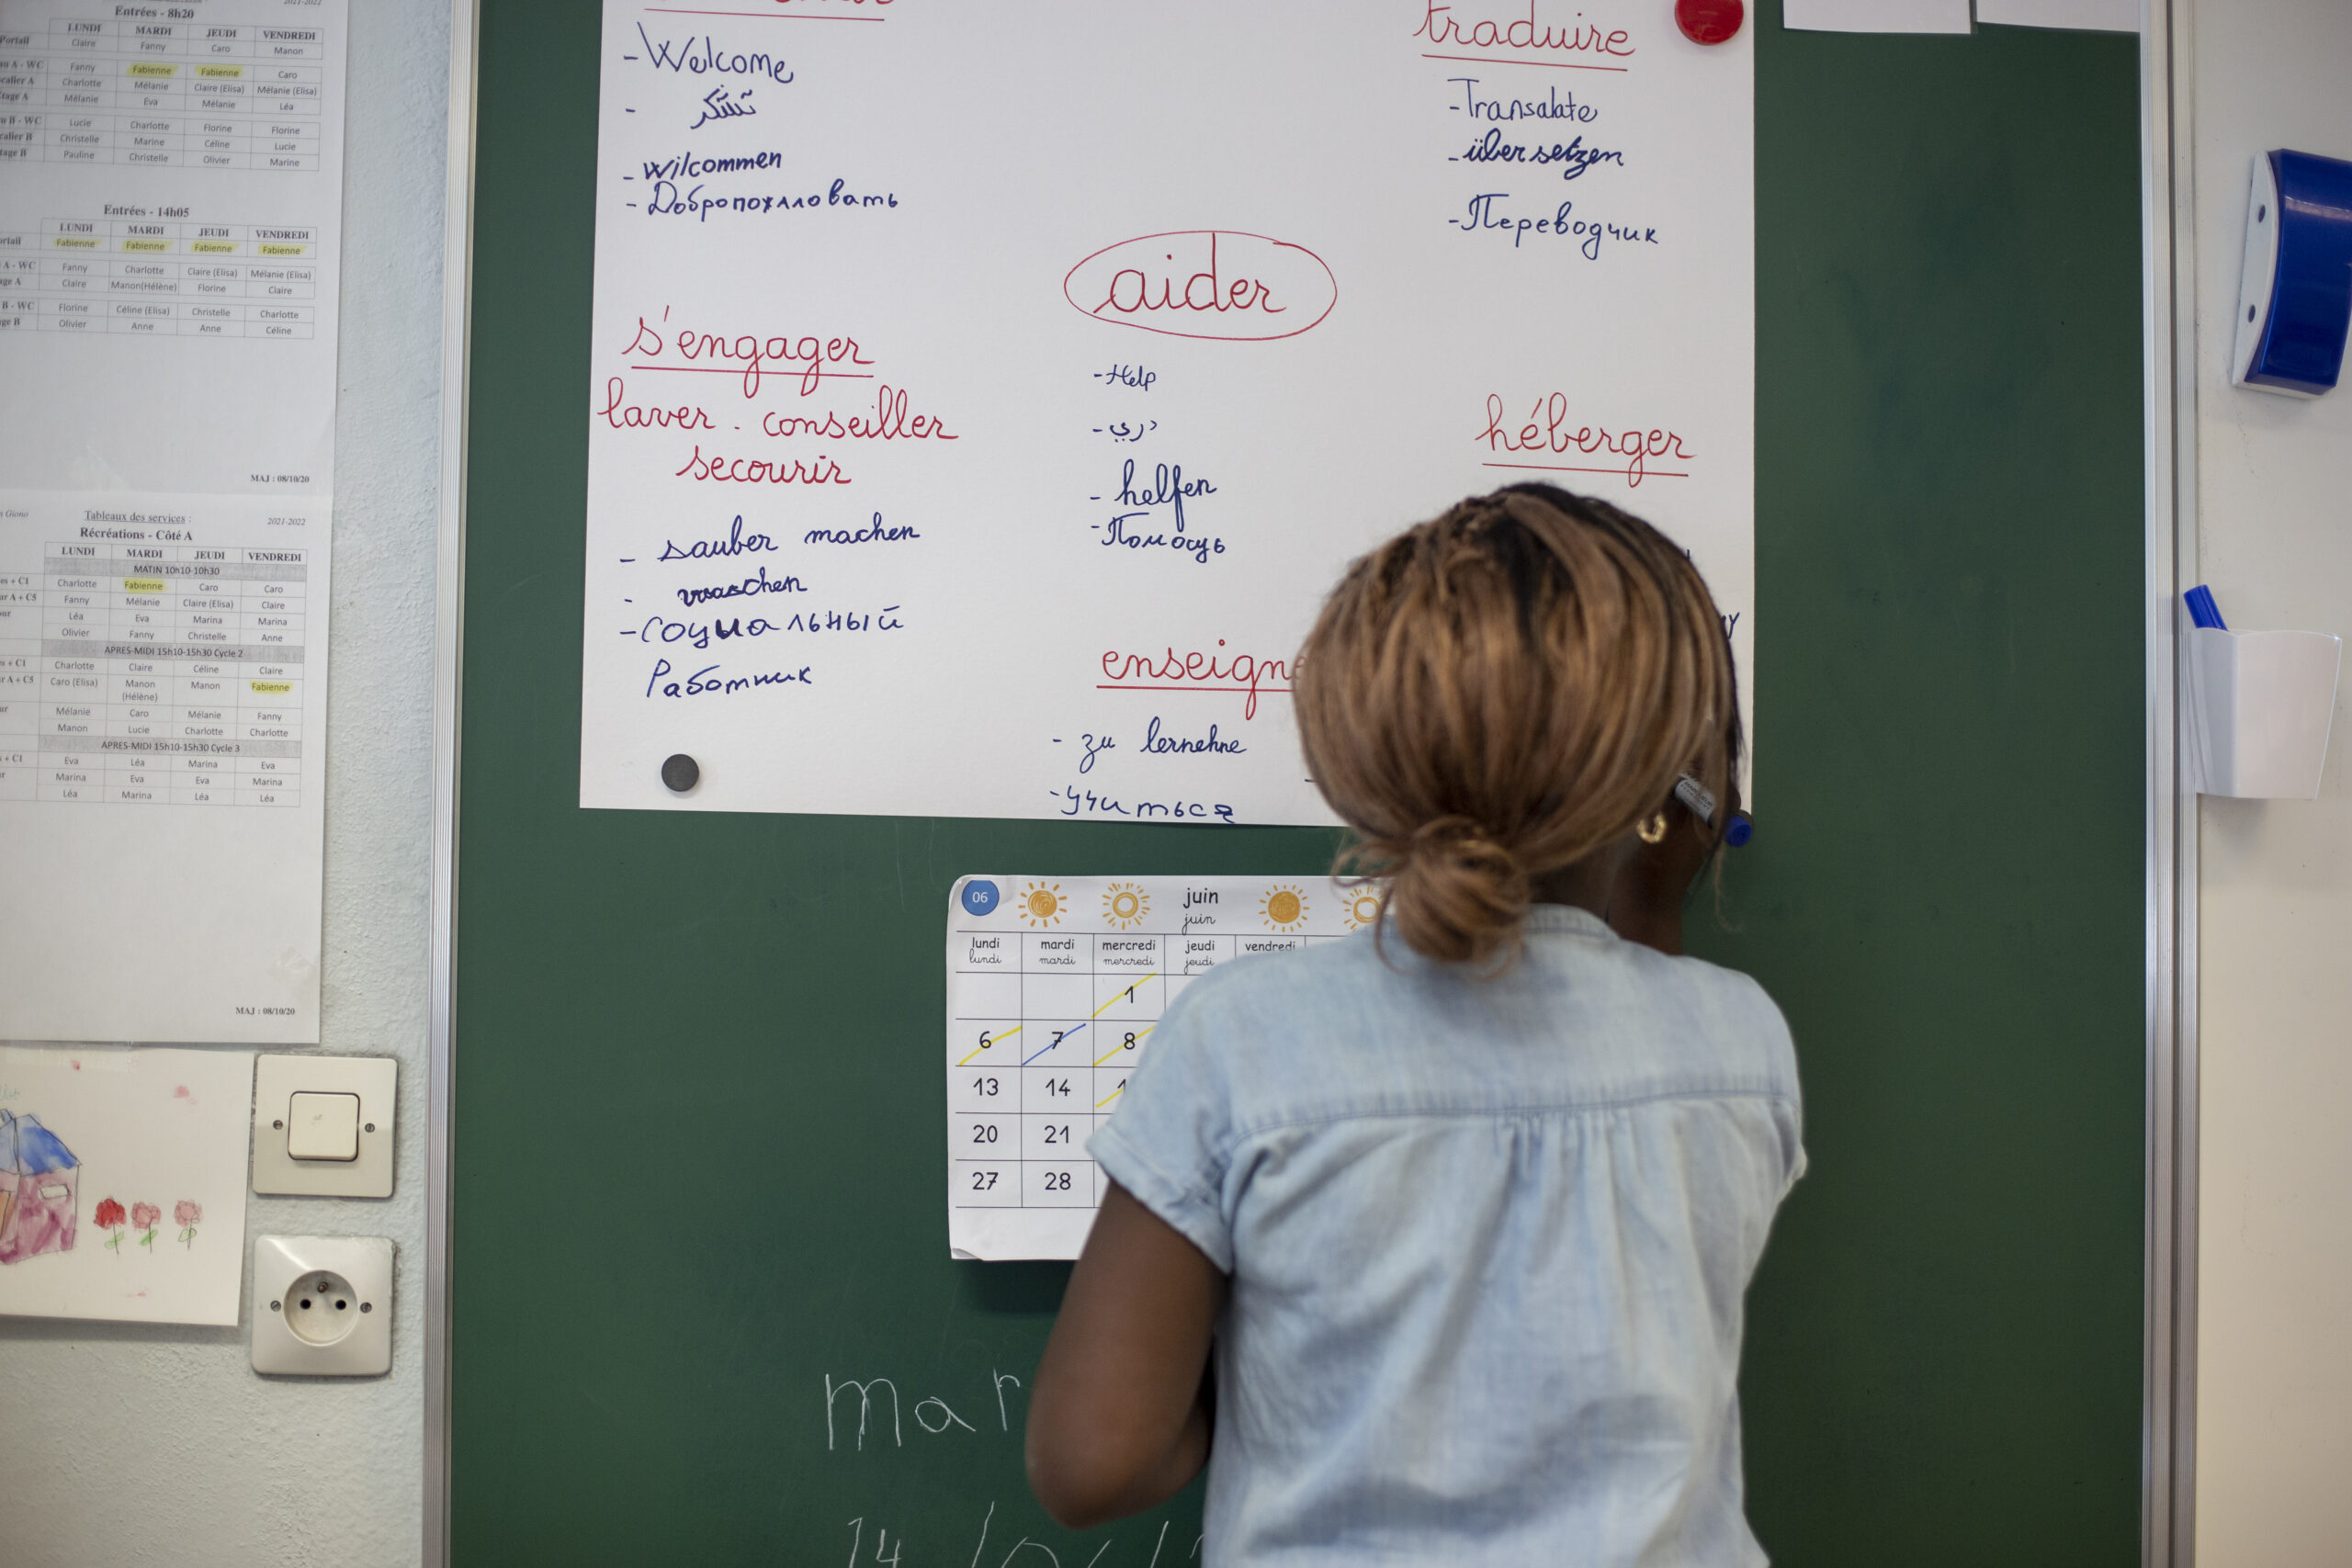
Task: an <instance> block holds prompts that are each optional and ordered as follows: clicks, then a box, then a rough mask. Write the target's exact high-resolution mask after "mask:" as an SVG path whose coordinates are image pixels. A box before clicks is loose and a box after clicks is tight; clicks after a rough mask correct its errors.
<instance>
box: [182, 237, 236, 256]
mask: <svg viewBox="0 0 2352 1568" xmlns="http://www.w3.org/2000/svg"><path fill="white" fill-rule="evenodd" d="M187 248H188V249H189V250H191V251H194V252H195V253H196V254H198V255H200V256H225V255H232V254H235V253H236V249H237V242H236V241H234V240H196V241H192V242H191V243H189V245H188V247H187Z"/></svg>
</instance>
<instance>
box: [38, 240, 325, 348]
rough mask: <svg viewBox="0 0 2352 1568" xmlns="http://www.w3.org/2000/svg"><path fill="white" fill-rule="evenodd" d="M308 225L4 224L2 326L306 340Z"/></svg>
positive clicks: (310, 318) (311, 293) (314, 303)
mask: <svg viewBox="0 0 2352 1568" xmlns="http://www.w3.org/2000/svg"><path fill="white" fill-rule="evenodd" d="M318 253H319V232H318V230H317V229H316V228H315V227H313V226H311V225H309V224H266V223H208V222H197V221H171V220H157V219H145V218H112V219H92V218H52V219H50V220H47V221H45V222H44V223H43V224H42V225H41V227H40V229H38V230H6V229H0V332H9V331H18V332H22V331H27V330H39V331H41V332H57V333H114V334H119V335H130V336H139V335H142V334H143V335H149V336H158V337H220V338H260V339H272V338H275V339H286V340H307V339H310V338H311V337H312V336H314V335H315V334H316V333H317V331H318V313H319V307H318V289H319V279H320V276H321V269H322V263H321V262H320V260H319V254H318Z"/></svg>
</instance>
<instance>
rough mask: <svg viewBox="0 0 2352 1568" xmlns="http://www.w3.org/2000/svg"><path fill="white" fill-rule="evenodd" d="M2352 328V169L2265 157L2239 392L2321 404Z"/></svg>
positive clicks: (2249, 214)
mask: <svg viewBox="0 0 2352 1568" xmlns="http://www.w3.org/2000/svg"><path fill="white" fill-rule="evenodd" d="M2347 328H2352V163H2346V162H2345V161H2344V160H2343V159H2341V158H2323V157H2321V156H2320V155H2319V154H2317V153H2315V152H2290V151H2288V150H2287V149H2285V148H2283V147H2282V148H2280V149H2278V150H2277V151H2276V152H2263V153H2258V154H2256V157H2255V160H2254V188H2253V191H2252V192H2251V194H2249V195H2248V197H2246V208H2245V275H2244V278H2243V281H2242V282H2241V283H2240V284H2239V286H2238V320H2237V345H2236V352H2235V353H2234V355H2233V356H2232V358H2231V361H2230V380H2231V382H2232V383H2233V385H2236V386H2240V387H2252V388H2254V389H2257V390H2259V391H2265V392H2283V393H2285V394H2287V395H2288V396H2290V397H2298V398H2316V397H2318V396H2319V395H2320V394H2321V393H2323V392H2325V391H2328V390H2330V389H2333V388H2334V387H2335V381H2336V378H2337V377H2338V376H2339V375H2340V374H2341V373H2342V372H2343V369H2344V338H2345V333H2346V329H2347Z"/></svg>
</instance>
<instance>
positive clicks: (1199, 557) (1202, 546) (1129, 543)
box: [1088, 512, 1225, 566]
mask: <svg viewBox="0 0 2352 1568" xmlns="http://www.w3.org/2000/svg"><path fill="white" fill-rule="evenodd" d="M1150 515H1151V513H1148V512H1123V513H1120V514H1119V515H1118V516H1116V517H1114V518H1112V519H1111V521H1110V522H1108V523H1091V524H1089V525H1088V526H1089V527H1091V528H1092V529H1094V530H1095V531H1096V532H1097V533H1099V534H1101V535H1102V538H1100V539H1098V540H1096V541H1095V543H1097V544H1099V545H1102V546H1103V547H1106V548H1107V547H1110V546H1113V545H1125V547H1127V548H1129V549H1131V550H1149V549H1170V550H1181V551H1182V552H1183V553H1184V554H1186V555H1188V556H1191V557H1192V558H1193V561H1194V563H1195V564H1197V565H1200V566H1206V565H1208V563H1209V557H1211V556H1213V555H1218V556H1221V555H1223V554H1225V541H1224V540H1223V539H1220V538H1215V537H1212V536H1209V535H1207V534H1174V535H1170V534H1130V533H1128V532H1127V525H1128V524H1130V523H1132V522H1134V521H1135V520H1136V518H1138V517H1148V516H1150Z"/></svg>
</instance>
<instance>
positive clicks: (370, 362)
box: [0, 0, 449, 1568]
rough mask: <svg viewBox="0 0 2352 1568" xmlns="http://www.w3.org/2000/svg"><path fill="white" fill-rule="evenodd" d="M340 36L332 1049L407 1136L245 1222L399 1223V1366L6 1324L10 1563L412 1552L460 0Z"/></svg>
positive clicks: (298, 1559) (420, 1390) (0, 1467)
mask: <svg viewBox="0 0 2352 1568" xmlns="http://www.w3.org/2000/svg"><path fill="white" fill-rule="evenodd" d="M350 50H351V54H350V84H351V86H350V107H349V118H348V121H347V130H346V136H347V140H346V149H347V151H346V164H345V195H344V220H345V228H344V263H343V340H342V350H341V359H342V375H341V381H342V396H341V400H340V402H339V404H338V406H337V409H336V414H335V470H336V481H335V482H336V491H337V494H336V502H335V511H334V615H333V634H332V635H333V639H334V640H333V646H332V649H331V655H330V657H331V661H332V667H333V670H334V674H333V677H332V680H333V692H332V694H331V695H330V698H329V710H328V721H327V723H328V734H327V844H326V867H327V870H326V933H325V951H324V959H323V963H322V978H323V983H324V987H325V995H324V1010H323V1030H324V1043H323V1045H322V1050H325V1051H327V1052H330V1053H334V1052H346V1053H351V1054H357V1055H396V1056H398V1057H399V1058H400V1062H401V1089H400V1146H399V1151H398V1155H397V1165H396V1167H395V1184H396V1185H395V1192H394V1196H393V1197H392V1198H391V1199H390V1201H378V1202H370V1201H356V1200H354V1201H345V1200H331V1199H320V1198H254V1199H252V1200H251V1201H250V1204H249V1207H248V1209H247V1212H246V1226H247V1228H248V1230H249V1231H253V1232H257V1233H269V1232H281V1233H301V1232H319V1233H326V1234H345V1235H389V1236H390V1237H391V1238H392V1239H393V1241H394V1242H395V1243H396V1244H397V1245H398V1246H399V1247H400V1272H399V1277H398V1280H397V1281H396V1283H395V1285H394V1317H393V1347H392V1371H391V1375H390V1377H388V1378H382V1379H376V1380H370V1381H365V1382H333V1381H322V1382H313V1381H311V1380H304V1379H282V1380H264V1379H261V1378H258V1377H256V1376H254V1372H253V1370H252V1366H251V1364H250V1362H249V1361H248V1359H247V1351H246V1334H247V1330H246V1328H245V1327H243V1326H241V1327H238V1328H233V1329H229V1328H175V1327H153V1326H149V1325H132V1324H122V1325H110V1324H86V1323H68V1322H53V1321H45V1320H38V1319H26V1318H0V1543H5V1544H0V1559H5V1562H6V1568H132V1565H134V1564H148V1563H154V1564H170V1565H172V1568H211V1565H214V1564H219V1565H220V1568H229V1565H231V1564H235V1565H237V1568H254V1565H262V1564H268V1565H276V1564H288V1565H292V1564H297V1563H299V1564H301V1565H302V1568H317V1565H319V1564H322V1563H332V1564H335V1565H336V1568H406V1565H409V1564H413V1563H415V1562H418V1561H419V1559H420V1556H421V1553H422V1529H421V1519H422V1511H423V1506H424V1503H423V1495H422V1474H423V1456H422V1452H421V1450H422V1444H423V1441H424V1438H423V1423H424V1378H423V1373H424V1337H423V1328H424V1319H423V1317H422V1316H421V1315H420V1314H419V1313H418V1311H417V1310H416V1309H417V1303H419V1302H420V1301H421V1300H422V1299H423V1296H424V1177H423V1172H424V1103H425V1100H424V1088H425V984H426V973H427V971H426V892H427V886H428V875H429V873H430V870H431V828H432V802H433V790H432V781H431V776H430V762H431V758H432V752H433V734H432V715H433V634H434V626H433V545H434V525H435V503H436V501H435V481H436V479H437V477H438V474H439V459H438V456H437V453H438V444H437V436H438V432H439V394H440V355H441V334H440V327H441V237H442V215H441V206H442V192H443V168H444V152H445V142H446V139H447V114H446V107H445V106H446V100H447V76H448V61H449V18H448V6H447V0H354V4H353V6H352V7H351V44H350ZM247 1268H248V1271H249V1272H250V1269H251V1264H250V1258H249V1260H248V1264H247Z"/></svg>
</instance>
